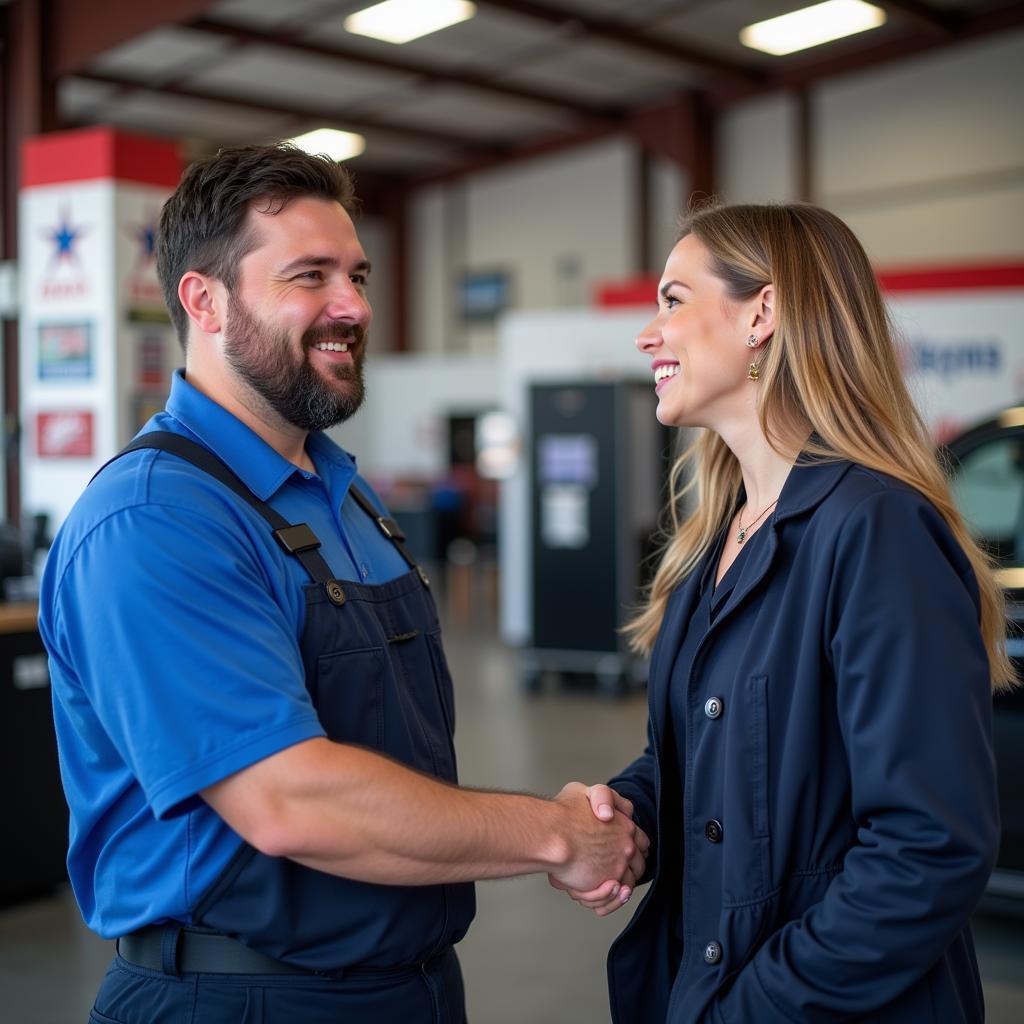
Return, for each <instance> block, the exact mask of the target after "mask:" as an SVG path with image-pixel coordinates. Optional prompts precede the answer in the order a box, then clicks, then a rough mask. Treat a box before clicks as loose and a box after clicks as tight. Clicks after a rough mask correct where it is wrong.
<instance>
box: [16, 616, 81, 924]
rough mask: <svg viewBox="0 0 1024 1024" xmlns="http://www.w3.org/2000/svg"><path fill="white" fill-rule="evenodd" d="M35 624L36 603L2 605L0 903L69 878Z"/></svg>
mask: <svg viewBox="0 0 1024 1024" xmlns="http://www.w3.org/2000/svg"><path fill="white" fill-rule="evenodd" d="M36 618H37V608H36V605H35V603H11V604H4V603H2V602H0V769H2V772H0V779H3V781H4V785H5V787H6V792H5V795H4V797H3V807H4V812H3V816H4V827H3V841H2V842H0V905H3V904H9V903H13V902H15V901H18V900H24V899H30V898H31V897H33V896H39V895H43V894H45V893H46V892H48V891H50V890H51V889H53V888H54V887H55V886H57V885H59V884H60V883H61V882H63V881H66V879H67V871H66V868H65V858H66V856H67V831H68V812H67V804H66V803H65V801H64V793H63V790H62V789H61V784H60V771H59V768H58V765H57V745H56V740H55V738H54V734H53V711H52V707H51V704H50V675H49V671H48V668H47V661H46V652H45V651H44V649H43V644H42V640H41V639H40V637H39V629H38V627H37V625H36Z"/></svg>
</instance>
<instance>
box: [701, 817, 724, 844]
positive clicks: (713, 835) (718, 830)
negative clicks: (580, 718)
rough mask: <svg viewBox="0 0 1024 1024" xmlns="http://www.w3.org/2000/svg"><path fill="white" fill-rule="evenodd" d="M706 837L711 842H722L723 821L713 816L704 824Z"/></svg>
mask: <svg viewBox="0 0 1024 1024" xmlns="http://www.w3.org/2000/svg"><path fill="white" fill-rule="evenodd" d="M704 838H705V839H706V840H707V841H708V842H709V843H720V842H721V841H722V823H721V822H720V821H717V820H716V819H715V818H712V819H711V820H710V821H709V822H707V824H705V826H704Z"/></svg>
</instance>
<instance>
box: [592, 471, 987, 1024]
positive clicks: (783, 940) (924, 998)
mask: <svg viewBox="0 0 1024 1024" xmlns="http://www.w3.org/2000/svg"><path fill="white" fill-rule="evenodd" d="M762 529H766V530H771V531H772V533H771V535H770V536H769V537H766V538H762V540H765V541H766V542H767V543H762V544H758V545H757V547H756V549H753V550H751V551H750V552H749V553H748V554H749V556H750V559H751V561H749V562H748V564H747V565H746V566H744V568H743V572H742V576H741V578H740V579H738V580H737V583H736V586H735V589H734V590H733V592H732V594H731V595H730V596H729V597H728V598H727V603H726V605H725V607H724V608H723V609H722V610H721V611H720V612H719V613H718V616H717V618H716V619H715V620H714V623H713V625H712V626H711V630H710V633H709V636H708V637H707V639H706V640H705V642H704V643H703V644H702V646H701V648H700V649H699V650H698V654H697V661H695V667H696V665H697V664H698V663H699V660H700V659H701V658H705V657H706V658H714V657H715V649H716V647H719V645H739V648H738V649H739V650H740V651H741V652H742V654H741V657H740V659H739V665H740V669H739V671H738V672H737V673H736V675H735V678H734V679H733V680H732V681H731V688H730V689H729V690H728V692H724V693H721V694H716V696H719V697H720V698H721V713H720V714H718V715H717V717H715V716H714V713H715V712H717V711H718V710H719V708H718V707H717V706H715V705H712V707H711V709H710V712H709V711H708V710H706V709H705V704H706V699H707V695H706V694H703V693H699V692H690V693H689V694H688V701H687V714H686V728H685V732H684V734H683V735H679V736H677V737H676V742H677V743H678V744H680V745H681V746H682V748H683V751H684V752H685V751H687V750H688V751H690V754H689V755H688V756H687V757H686V761H685V764H686V766H687V767H686V771H685V777H684V778H682V779H680V778H679V774H680V773H679V768H678V765H679V763H680V760H678V759H677V758H676V756H675V755H674V753H672V752H668V753H666V751H665V747H664V743H665V736H666V733H665V729H666V720H667V716H668V713H669V712H668V686H669V681H670V678H671V675H672V667H673V661H674V658H675V654H676V651H677V649H678V647H679V644H680V640H681V638H682V636H683V635H684V633H685V629H686V624H687V621H688V618H689V615H690V613H691V611H692V609H693V607H694V606H695V603H696V600H697V595H698V592H699V585H700V576H701V569H702V568H703V567H698V569H697V570H695V571H694V572H693V573H691V574H690V576H689V577H687V579H685V580H684V581H683V582H682V583H681V584H680V585H679V587H678V588H677V589H676V591H675V592H674V593H673V595H672V597H671V599H670V601H669V604H668V607H667V609H666V614H665V618H664V621H663V623H662V627H661V632H660V634H659V637H658V641H657V644H656V645H655V649H654V651H653V654H652V658H651V673H650V684H649V702H650V722H649V744H648V747H647V750H646V751H645V753H644V754H643V755H642V756H641V757H640V758H639V759H638V760H637V761H635V762H634V763H633V764H632V765H630V767H629V768H627V769H626V771H625V772H623V773H622V774H621V775H620V776H619V777H617V778H616V779H613V780H612V782H611V785H612V786H613V787H614V788H615V789H617V790H618V791H619V792H621V793H623V794H624V795H625V796H627V797H629V798H630V799H631V800H632V801H633V802H634V804H635V805H636V817H637V820H638V821H639V823H640V824H641V826H642V827H643V828H644V829H645V831H647V833H648V834H649V835H650V836H651V837H652V840H653V843H654V845H653V847H652V849H653V852H654V857H653V864H652V866H651V870H650V872H649V873H650V874H652V875H653V883H652V885H651V887H650V889H649V891H648V892H647V894H646V896H645V898H644V900H643V902H642V903H641V904H640V906H639V908H638V909H637V912H636V914H635V915H634V917H633V920H632V921H631V922H630V923H629V925H628V926H627V928H626V930H625V931H624V932H623V934H622V935H621V936H620V937H619V938H618V939H617V940H616V942H615V944H614V945H613V947H612V951H611V953H610V955H609V987H610V994H611V1006H612V1016H613V1019H614V1020H615V1021H616V1022H617V1024H647V1022H655V1021H657V1022H662V1021H671V1022H672V1024H682V1022H691V1021H693V1022H697V1021H700V1022H709V1024H791V1022H795V1021H796V1022H818V1021H821V1022H825V1021H828V1022H833V1021H846V1020H854V1021H871V1022H877V1024H882V1022H885V1024H889V1022H892V1024H896V1022H898V1024H918V1022H943V1024H946V1022H949V1024H952V1022H964V1021H971V1022H974V1021H980V1020H982V1019H983V1016H984V1010H983V1004H982V995H981V984H980V980H979V977H978V972H977V966H976V963H975V957H974V950H973V945H972V940H971V935H970V929H969V925H968V918H969V915H970V913H971V911H972V910H973V909H974V906H975V904H976V902H977V900H978V898H979V897H980V895H981V893H982V890H983V889H984V886H985V883H986V880H987V878H988V875H989V872H990V870H991V868H992V865H993V863H994V860H995V855H996V849H997V844H998V832H999V826H998V807H997V799H996V785H995V767H994V760H993V755H992V746H991V697H990V684H989V672H988V662H987V659H986V654H985V649H984V646H983V644H982V641H981V636H980V631H979V628H978V615H979V613H978V591H977V583H976V580H975V577H974V574H973V572H972V570H971V567H970V564H969V562H968V560H967V558H966V557H965V555H964V553H963V551H962V550H961V548H960V547H959V545H958V544H957V543H956V541H955V540H954V539H953V537H952V535H951V534H950V532H949V530H948V528H947V527H946V525H945V523H944V521H943V520H942V518H941V516H940V515H939V514H938V512H937V511H936V510H935V509H934V507H933V506H932V505H931V504H930V503H929V502H928V501H926V500H925V499H924V498H923V497H922V496H921V495H920V494H918V493H917V492H916V491H914V490H913V489H911V488H909V487H906V486H904V485H903V484H901V483H899V482H897V481H895V480H893V479H892V478H890V477H887V476H885V475H883V474H880V473H876V472H872V471H869V470H867V469H864V468H863V467H860V466H855V465H851V464H850V463H848V462H815V463H811V464H807V465H798V466H797V467H795V468H794V469H793V471H792V472H791V474H790V476H789V479H788V480H787V482H786V486H785V488H784V489H783V492H782V496H781V498H780V500H779V504H778V507H777V511H776V515H775V517H774V520H773V521H772V522H771V523H770V524H768V525H766V526H765V527H763V528H762ZM698 675H699V673H697V672H696V671H695V672H694V673H693V674H692V675H691V677H690V687H691V689H693V688H694V679H695V678H696V677H697V676H698ZM701 730H719V731H718V733H717V734H714V736H713V737H712V739H713V742H712V743H702V744H701V751H702V753H701V757H700V758H695V757H694V756H693V754H692V751H693V750H694V749H695V748H696V746H697V742H696V741H697V738H698V737H700V736H701V735H704V734H702V733H701V732H700V731H701ZM684 808H685V811H686V813H685V814H684ZM712 818H714V819H717V820H719V821H720V822H721V823H722V826H723V828H722V835H721V836H720V837H719V836H715V839H714V841H715V842H716V846H715V855H716V856H718V855H720V856H721V857H722V861H721V884H720V886H719V887H718V888H719V889H720V891H714V892H710V891H708V887H705V886H703V885H702V879H701V874H700V871H699V865H700V863H701V861H702V857H703V856H705V855H706V854H707V852H708V849H709V848H708V846H707V843H708V842H709V840H708V838H707V837H706V835H705V823H706V822H707V821H708V820H709V819H712ZM701 844H703V845H701ZM684 892H685V893H686V898H685V899H683V893H684ZM680 903H682V906H683V907H684V910H683V913H684V915H694V916H696V917H698V918H699V920H693V919H692V918H691V919H687V920H686V921H685V924H686V926H687V931H686V934H687V935H695V936H706V937H713V940H714V941H713V943H711V945H712V949H710V950H708V949H707V946H706V945H705V944H704V943H703V942H695V941H690V942H687V943H686V944H685V946H684V947H683V948H679V943H678V942H677V941H676V939H675V934H676V921H677V917H678V911H679V907H680ZM716 945H717V947H718V948H717V949H715V948H714V946H716ZM686 947H694V948H686Z"/></svg>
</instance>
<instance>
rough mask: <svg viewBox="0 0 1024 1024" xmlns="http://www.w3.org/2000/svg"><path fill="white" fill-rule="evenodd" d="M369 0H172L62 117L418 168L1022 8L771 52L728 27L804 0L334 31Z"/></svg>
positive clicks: (981, 11) (738, 94) (834, 67)
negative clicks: (354, 154) (301, 143)
mask: <svg viewBox="0 0 1024 1024" xmlns="http://www.w3.org/2000/svg"><path fill="white" fill-rule="evenodd" d="M369 2H370V0H354V2H352V0H287V2H282V0H218V2H211V3H206V4H201V3H195V2H193V3H191V4H183V5H180V6H179V7H178V8H177V11H178V12H180V13H181V16H180V18H179V20H178V21H176V22H174V23H165V24H162V25H161V26H160V27H157V28H149V29H148V30H146V31H144V32H141V33H140V34H137V35H135V36H134V37H132V38H128V39H124V40H122V41H120V42H119V43H118V44H117V45H114V46H112V47H110V48H106V49H104V50H102V52H94V53H92V54H89V55H88V56H87V58H86V59H83V60H80V61H79V62H78V63H77V65H76V66H74V67H72V68H71V69H69V70H68V71H67V72H66V73H64V74H62V76H61V77H60V79H59V81H58V84H57V102H58V114H59V120H60V122H61V123H62V124H64V125H88V124H98V123H104V124H114V125H118V126H121V127H123V128H126V129H129V130H134V131H141V132H145V133H148V134H158V135H169V136H174V137H177V138H180V139H182V140H183V141H184V143H185V149H186V154H187V155H189V156H197V155H200V154H203V153H206V152H210V151H212V150H215V149H216V148H217V147H219V146H222V145H228V144H234V143H245V142H254V141H262V140H268V139H272V138H280V137H288V136H292V135H296V134H299V133H300V132H303V131H306V130H308V129H310V128H314V127H324V126H331V127H338V128H346V129H349V130H353V131H358V132H361V133H362V134H363V135H365V136H366V140H367V148H366V152H365V153H364V154H363V155H362V156H360V157H358V158H356V159H355V160H353V161H351V166H352V167H353V169H355V170H356V171H357V173H358V174H359V175H360V178H364V177H365V176H366V175H367V174H369V175H381V176H384V177H386V178H388V179H389V180H395V179H400V180H404V181H408V182H411V183H415V182H417V181H422V180H428V179H430V178H432V177H436V176H439V175H449V174H457V173H460V172H461V171H462V170H465V169H468V168H471V167H479V166H485V165H487V164H497V163H501V162H504V161H507V160H510V159H515V158H516V156H517V155H521V154H524V153H528V152H535V151H538V150H542V149H544V148H552V147H555V146H559V145H566V144H570V143H572V142H574V141H576V140H580V139H583V138H592V137H596V136H600V135H601V134H607V133H610V132H615V131H622V130H628V128H629V126H630V124H631V123H634V122H635V120H636V118H638V117H644V116H645V112H646V116H647V118H648V121H647V124H648V127H647V131H648V133H650V132H651V131H652V130H653V131H654V132H655V133H657V131H658V128H657V121H656V119H655V121H654V123H653V126H652V125H651V123H650V122H651V113H650V112H651V111H656V110H657V109H658V108H659V106H661V107H663V106H664V105H665V104H670V103H672V102H673V101H675V100H677V99H678V98H679V97H684V96H685V97H689V98H690V100H691V101H692V99H693V98H694V97H696V98H697V99H698V100H699V102H700V103H701V104H702V105H704V106H706V107H708V108H710V109H715V108H720V107H721V106H722V105H724V104H727V103H729V102H733V101H735V100H736V99H738V98H742V97H744V96H749V95H753V94H756V93H758V92H764V91H767V90H773V89H778V88H786V87H788V88H799V87H800V86H803V85H806V84H808V83H809V82H812V81H815V80H817V79H819V78H821V77H824V76H827V75H834V74H836V73H838V72H841V71H844V70H849V69H854V68H859V67H866V66H869V65H871V64H875V63H878V62H879V61H883V60H892V59H895V58H898V57H901V56H907V55H910V54H913V53H918V52H922V51H924V50H927V49H931V48H935V47H938V46H945V45H949V44H951V43H955V42H957V41H959V40H961V39H967V38H974V37H977V36H980V35H983V34H986V33H990V32H993V31H999V30H1001V29H1004V28H1009V27H1012V26H1015V25H1024V3H1020V2H1007V0H927V2H926V0H900V2H898V3H897V2H882V0H875V2H876V3H879V4H880V6H882V7H884V8H886V9H887V12H888V14H889V21H888V23H887V24H886V25H885V26H883V27H882V28H879V29H875V30H873V31H870V32H866V33H863V34H861V35H859V36H854V37H851V38H849V39H847V40H845V41H840V42H836V43H832V44H828V45H826V46H822V47H817V48H815V49H813V50H810V51H805V52H804V53H802V54H794V55H792V56H791V57H785V58H778V57H770V56H768V55H765V54H760V53H757V52H755V51H753V50H749V49H747V48H745V47H743V46H742V45H741V44H740V43H739V41H738V32H739V30H740V28H742V27H743V26H744V25H746V24H749V23H751V22H753V21H758V20H763V19H764V18H768V17H772V16H774V15H776V14H781V13H785V12H786V11H789V10H793V9H796V8H797V7H800V6H803V4H801V2H800V0H630V2H629V3H627V4H624V3H622V0H538V2H532V0H477V5H478V12H477V15H476V17H475V18H473V19H471V20H470V21H467V22H464V23H462V24H460V25H456V26H454V27H451V28H448V29H445V30H443V31H440V32H437V33H434V34H432V35H428V36H424V37H422V38H420V39H417V40H414V41H413V42H411V43H408V44H405V45H403V46H394V45H391V44H388V43H383V42H377V41H375V40H372V39H367V38H364V37H361V36H355V35H350V34H349V33H347V32H346V31H345V29H344V27H343V22H344V19H345V16H346V15H347V14H349V13H351V12H352V11H355V10H359V9H360V8H362V7H365V6H367V5H368V3H369ZM165 7H166V8H167V10H170V9H171V8H173V7H174V5H173V4H166V5H164V4H161V5H160V14H159V18H160V19H161V20H162V19H163V18H164V13H163V11H164V8H165ZM197 11H198V14H197V13H196V12H197ZM156 21H157V16H154V17H153V18H152V19H151V23H155V22H156ZM667 123H668V122H666V124H667Z"/></svg>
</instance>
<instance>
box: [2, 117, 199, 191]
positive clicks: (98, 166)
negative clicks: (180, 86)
mask: <svg viewBox="0 0 1024 1024" xmlns="http://www.w3.org/2000/svg"><path fill="white" fill-rule="evenodd" d="M180 177H181V157H180V156H179V154H178V147H177V145H176V144H175V143H173V142H167V141H166V140H164V139H148V138H144V137H142V136H139V135H128V134H126V133H124V132H120V131H116V130H115V129H113V128H83V129H81V130H79V131H73V132H52V133H50V134H47V135H39V136H37V137H36V138H34V139H29V140H28V141H27V142H25V144H24V145H23V146H22V150H21V187H22V188H32V187H34V186H37V185H56V184H60V183H63V182H73V181H95V180H97V179H104V178H109V179H113V180H115V181H130V182H136V183H138V184H142V185H159V186H162V187H164V188H174V186H175V185H177V184H178V179H179V178H180Z"/></svg>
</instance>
